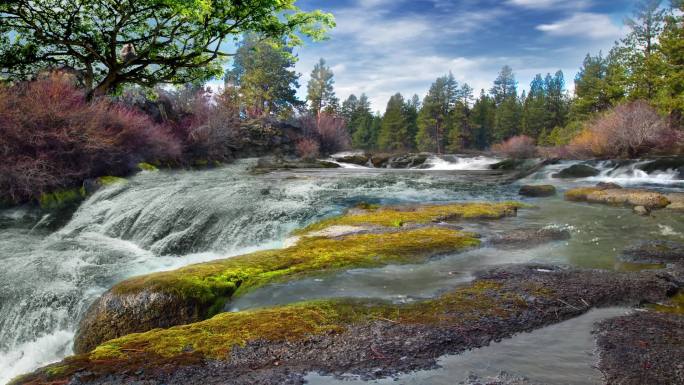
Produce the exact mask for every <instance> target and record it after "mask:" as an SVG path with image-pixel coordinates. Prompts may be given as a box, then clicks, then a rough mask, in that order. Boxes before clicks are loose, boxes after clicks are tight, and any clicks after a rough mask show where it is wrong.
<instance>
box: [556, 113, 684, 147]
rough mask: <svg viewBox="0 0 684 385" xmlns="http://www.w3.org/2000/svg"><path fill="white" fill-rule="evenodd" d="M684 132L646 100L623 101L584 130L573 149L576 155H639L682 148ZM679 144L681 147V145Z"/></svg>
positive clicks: (575, 141) (573, 141) (573, 142)
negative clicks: (671, 127) (677, 128)
mask: <svg viewBox="0 0 684 385" xmlns="http://www.w3.org/2000/svg"><path fill="white" fill-rule="evenodd" d="M681 146H682V138H681V134H680V133H678V132H677V131H674V130H672V129H670V128H669V127H668V124H667V122H666V121H665V119H663V118H662V117H661V116H660V115H659V114H658V112H657V111H656V110H655V109H654V108H653V107H651V106H650V105H649V104H648V103H647V102H645V101H636V102H630V103H626V104H622V105H619V106H617V107H615V108H614V109H612V110H611V111H608V112H607V113H605V114H604V115H602V116H601V117H599V118H597V119H596V120H595V121H593V122H591V123H589V124H588V126H587V127H586V128H585V129H584V130H583V131H582V132H580V134H579V135H577V136H576V137H575V138H574V139H573V140H572V141H571V142H570V145H569V146H568V147H569V150H570V152H571V153H573V154H574V155H576V156H589V157H611V158H636V157H640V156H643V155H646V154H649V153H654V152H677V151H680V150H681ZM678 147H679V148H678Z"/></svg>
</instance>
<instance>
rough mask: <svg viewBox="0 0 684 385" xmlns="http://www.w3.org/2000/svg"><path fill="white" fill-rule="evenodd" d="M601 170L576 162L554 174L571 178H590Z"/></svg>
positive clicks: (556, 176) (563, 177) (558, 176)
mask: <svg viewBox="0 0 684 385" xmlns="http://www.w3.org/2000/svg"><path fill="white" fill-rule="evenodd" d="M600 173H601V172H600V171H599V170H597V169H595V168H594V167H591V166H589V165H586V164H575V165H572V166H570V167H568V168H565V169H563V170H561V171H560V172H558V173H556V174H553V177H554V178H562V179H570V178H589V177H592V176H597V175H598V174H600Z"/></svg>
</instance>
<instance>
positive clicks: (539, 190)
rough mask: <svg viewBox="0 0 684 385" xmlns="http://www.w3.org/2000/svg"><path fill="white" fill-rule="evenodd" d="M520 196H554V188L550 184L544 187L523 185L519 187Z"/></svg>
mask: <svg viewBox="0 0 684 385" xmlns="http://www.w3.org/2000/svg"><path fill="white" fill-rule="evenodd" d="M519 193H520V195H522V196H526V197H535V198H542V197H550V196H554V195H556V187H555V186H553V185H550V184H545V185H525V186H522V187H520V192H519Z"/></svg>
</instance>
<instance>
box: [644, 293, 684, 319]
mask: <svg viewBox="0 0 684 385" xmlns="http://www.w3.org/2000/svg"><path fill="white" fill-rule="evenodd" d="M646 307H647V308H648V309H651V310H653V311H657V312H659V313H668V314H679V315H684V291H680V292H679V293H677V294H675V295H674V296H673V297H672V298H670V300H669V301H667V302H665V303H659V304H650V305H647V306H646Z"/></svg>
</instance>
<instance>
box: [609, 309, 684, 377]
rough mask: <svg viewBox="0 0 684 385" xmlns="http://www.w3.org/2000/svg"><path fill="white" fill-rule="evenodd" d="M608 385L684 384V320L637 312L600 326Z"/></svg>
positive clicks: (656, 313)
mask: <svg viewBox="0 0 684 385" xmlns="http://www.w3.org/2000/svg"><path fill="white" fill-rule="evenodd" d="M596 328H597V330H596V331H595V334H596V336H597V337H596V345H597V348H598V355H599V359H598V368H599V370H601V372H602V373H603V379H604V383H605V384H621V385H644V384H654V385H655V384H662V385H665V384H684V367H683V366H682V357H684V317H682V315H681V314H666V313H660V312H655V311H640V312H633V313H630V314H628V315H625V316H622V317H616V318H611V319H608V320H605V321H602V322H600V323H599V324H598V325H597V326H596Z"/></svg>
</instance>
